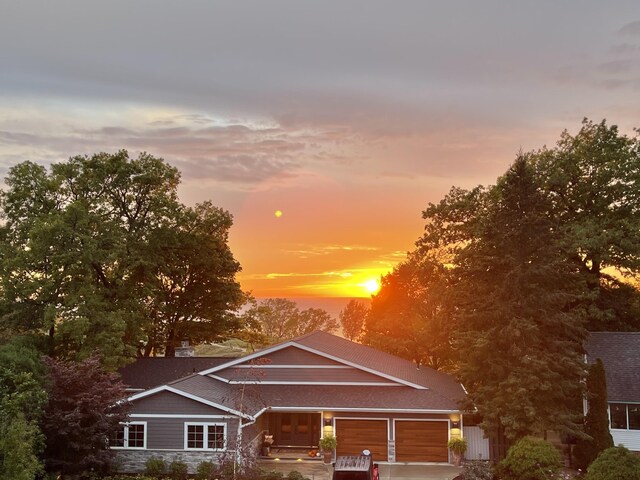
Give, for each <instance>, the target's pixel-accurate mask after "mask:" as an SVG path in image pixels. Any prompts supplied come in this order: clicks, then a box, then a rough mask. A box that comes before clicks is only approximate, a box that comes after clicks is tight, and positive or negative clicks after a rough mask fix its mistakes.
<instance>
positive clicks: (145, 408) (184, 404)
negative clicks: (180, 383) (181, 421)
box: [131, 391, 229, 415]
mask: <svg viewBox="0 0 640 480" xmlns="http://www.w3.org/2000/svg"><path fill="white" fill-rule="evenodd" d="M131 413H142V414H145V413H155V414H162V413H164V414H177V413H180V414H186V415H188V414H194V415H229V413H227V412H225V411H224V410H220V409H218V408H214V407H210V406H209V405H205V404H204V403H200V402H196V401H195V400H191V399H190V398H186V397H183V396H182V395H178V394H175V393H172V392H166V391H164V392H159V393H156V394H154V395H150V396H148V397H144V398H140V399H139V400H135V401H134V402H133V409H132V411H131Z"/></svg>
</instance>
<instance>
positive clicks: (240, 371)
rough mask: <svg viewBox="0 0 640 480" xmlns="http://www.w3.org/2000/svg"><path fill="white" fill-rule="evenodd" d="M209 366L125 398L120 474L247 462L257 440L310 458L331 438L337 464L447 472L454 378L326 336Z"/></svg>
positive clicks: (457, 414) (456, 432) (116, 442)
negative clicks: (363, 456) (358, 460)
mask: <svg viewBox="0 0 640 480" xmlns="http://www.w3.org/2000/svg"><path fill="white" fill-rule="evenodd" d="M180 360H181V361H184V360H195V359H180ZM209 360H211V361H212V362H213V363H215V364H213V365H210V366H208V367H207V368H204V369H202V370H200V371H198V372H197V373H194V374H191V375H189V376H187V377H185V378H181V379H178V380H175V381H172V382H169V383H166V384H163V385H159V386H156V387H154V388H150V389H148V390H145V391H142V392H139V393H136V394H134V395H132V396H131V397H129V400H130V401H131V402H132V404H133V409H132V414H131V417H130V422H129V423H127V424H126V425H123V428H122V430H121V431H120V432H119V435H118V436H117V437H116V438H115V439H113V441H112V443H111V445H112V447H113V448H114V449H116V451H117V456H118V459H119V461H120V463H121V465H122V467H123V470H125V471H131V472H133V471H140V470H142V469H143V468H144V463H145V461H146V460H147V459H148V458H149V457H151V456H163V457H165V458H166V459H167V460H168V461H171V460H172V459H174V458H180V459H181V460H182V461H185V462H187V463H188V464H189V465H190V469H191V470H193V469H194V467H195V466H196V465H197V463H199V462H200V461H203V460H209V461H211V460H213V461H215V460H218V459H220V458H221V457H223V456H229V455H232V456H233V455H237V454H238V452H239V451H240V450H242V449H247V448H248V449H251V450H252V451H253V452H254V454H255V453H257V452H258V451H259V448H260V446H261V444H262V441H263V438H264V434H265V433H268V434H271V435H273V439H274V444H273V447H297V448H304V449H313V448H317V446H318V440H319V439H320V438H321V437H322V435H323V434H324V433H327V432H331V433H334V434H335V435H336V436H337V438H338V448H337V454H338V455H348V454H357V453H360V452H361V451H362V450H364V449H369V450H370V451H371V452H372V454H373V457H374V459H375V461H377V462H390V463H395V462H409V463H413V462H420V463H422V462H449V461H450V458H449V452H448V449H447V441H448V440H449V439H450V438H451V437H452V436H460V435H461V434H462V427H463V425H462V413H461V411H460V409H459V407H458V402H459V400H461V399H462V398H463V397H464V391H463V388H462V386H461V385H460V384H459V383H458V382H456V380H455V379H454V378H453V377H451V376H450V375H447V374H445V373H441V372H437V371H435V370H433V369H431V368H428V367H419V368H418V367H417V366H416V365H415V364H413V363H411V362H408V361H406V360H403V359H400V358H398V357H395V356H393V355H389V354H387V353H384V352H380V351H377V350H374V349H372V348H369V347H366V346H364V345H360V344H357V343H353V342H350V341H348V340H345V339H343V338H340V337H337V336H334V335H330V334H328V333H324V332H314V333H311V334H308V335H305V336H302V337H299V338H296V339H293V340H290V341H286V342H283V343H280V344H278V345H275V346H272V347H269V348H266V349H264V350H261V351H259V352H256V353H253V354H251V355H247V356H245V357H240V358H235V359H226V360H225V361H224V363H218V361H219V360H220V359H209ZM157 364H161V362H158V363H157ZM157 364H154V365H153V367H151V366H150V367H149V370H150V371H149V377H154V376H155V374H154V373H152V372H151V370H154V369H155V368H156V365H157ZM185 365H186V364H185ZM130 368H137V367H130ZM130 378H131V377H130ZM125 380H126V378H125ZM130 383H131V381H130ZM241 446H242V449H241ZM241 453H242V454H245V452H241Z"/></svg>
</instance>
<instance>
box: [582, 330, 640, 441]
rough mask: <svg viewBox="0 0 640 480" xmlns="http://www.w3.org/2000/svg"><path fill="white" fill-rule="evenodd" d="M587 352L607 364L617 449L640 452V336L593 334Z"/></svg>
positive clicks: (589, 357)
mask: <svg viewBox="0 0 640 480" xmlns="http://www.w3.org/2000/svg"><path fill="white" fill-rule="evenodd" d="M586 351H587V361H588V362H589V363H594V362H595V361H596V359H598V358H600V359H601V360H602V363H603V364H604V370H605V374H606V377H607V397H608V399H609V430H610V431H611V436H612V437H613V443H614V445H624V446H625V447H627V448H628V449H629V450H632V451H635V452H640V332H593V333H591V334H589V339H588V341H587V344H586Z"/></svg>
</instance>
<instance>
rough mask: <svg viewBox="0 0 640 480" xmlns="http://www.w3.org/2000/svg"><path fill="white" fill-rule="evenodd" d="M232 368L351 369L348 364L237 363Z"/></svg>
mask: <svg viewBox="0 0 640 480" xmlns="http://www.w3.org/2000/svg"><path fill="white" fill-rule="evenodd" d="M233 368H256V369H258V368H303V369H308V368H318V369H323V368H326V369H352V368H353V367H350V366H348V365H237V366H235V367H233Z"/></svg>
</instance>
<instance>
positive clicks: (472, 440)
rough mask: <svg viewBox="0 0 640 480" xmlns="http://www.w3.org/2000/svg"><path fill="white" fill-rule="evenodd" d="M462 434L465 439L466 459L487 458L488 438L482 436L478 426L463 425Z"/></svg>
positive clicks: (482, 433)
mask: <svg viewBox="0 0 640 480" xmlns="http://www.w3.org/2000/svg"><path fill="white" fill-rule="evenodd" d="M462 435H463V436H464V438H466V439H467V453H465V454H464V458H466V459H467V460H489V439H488V438H484V432H483V431H482V429H481V428H480V427H463V428H462Z"/></svg>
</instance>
